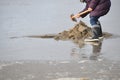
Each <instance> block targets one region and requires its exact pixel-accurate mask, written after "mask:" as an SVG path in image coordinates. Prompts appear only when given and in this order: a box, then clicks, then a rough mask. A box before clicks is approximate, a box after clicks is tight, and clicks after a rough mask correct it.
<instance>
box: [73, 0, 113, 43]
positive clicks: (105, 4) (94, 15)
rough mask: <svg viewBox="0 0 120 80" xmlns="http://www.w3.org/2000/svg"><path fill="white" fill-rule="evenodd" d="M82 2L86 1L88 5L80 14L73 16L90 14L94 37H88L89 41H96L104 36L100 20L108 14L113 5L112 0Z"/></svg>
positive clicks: (81, 0)
mask: <svg viewBox="0 0 120 80" xmlns="http://www.w3.org/2000/svg"><path fill="white" fill-rule="evenodd" d="M80 2H82V3H86V7H85V8H84V9H83V10H82V11H81V12H79V13H78V14H76V15H74V16H72V18H80V17H82V18H84V17H86V16H87V15H88V14H90V24H91V26H92V27H91V29H92V37H91V38H89V39H87V40H88V41H96V40H99V39H100V37H102V27H101V24H100V21H99V20H98V19H99V18H100V17H101V16H104V15H106V14H107V13H108V12H109V10H110V7H111V1H110V0H80Z"/></svg>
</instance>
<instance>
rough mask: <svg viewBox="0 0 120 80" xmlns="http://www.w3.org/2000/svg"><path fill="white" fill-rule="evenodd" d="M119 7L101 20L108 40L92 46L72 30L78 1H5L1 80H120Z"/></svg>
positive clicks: (0, 12) (1, 1)
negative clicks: (71, 15) (73, 15)
mask: <svg viewBox="0 0 120 80" xmlns="http://www.w3.org/2000/svg"><path fill="white" fill-rule="evenodd" d="M118 3H120V1H119V0H118V1H117V0H116V1H112V7H111V11H110V13H109V14H108V15H107V16H105V17H104V18H101V19H100V21H101V23H102V26H103V32H105V33H104V34H105V35H106V36H105V38H104V39H103V41H101V42H100V43H97V44H95V45H91V43H87V44H86V43H84V42H83V40H80V39H81V36H80V34H79V36H77V35H76V33H75V35H73V33H74V32H76V31H71V30H73V28H74V27H75V25H76V23H74V22H72V21H71V20H70V19H69V15H70V14H71V13H77V12H79V11H80V10H81V9H82V8H83V5H81V4H80V3H79V1H72V0H71V1H65V0H63V1H58V0H52V1H49V0H42V1H41V0H0V80H120V54H119V53H120V43H119V41H120V37H119V35H120V31H119V30H120V27H119V26H120V23H119V17H120V15H119V11H118V10H117V8H118V7H119V4H118ZM61 5H64V6H61ZM71 5H72V6H71ZM78 8H79V9H78ZM82 21H84V22H85V23H86V24H87V25H88V26H89V17H86V18H85V19H82ZM113 21H114V22H113ZM64 30H65V31H64ZM79 30H80V29H79ZM83 30H84V29H83ZM80 31H81V30H80ZM69 32H70V33H69ZM68 33H69V34H70V35H69V34H68ZM85 33H86V32H85ZM83 34H84V33H83ZM63 35H66V36H67V37H66V36H63ZM82 37H84V36H82Z"/></svg>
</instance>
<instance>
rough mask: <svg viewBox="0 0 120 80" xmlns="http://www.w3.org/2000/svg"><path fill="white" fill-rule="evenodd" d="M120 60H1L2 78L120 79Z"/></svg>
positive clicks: (21, 79)
mask: <svg viewBox="0 0 120 80" xmlns="http://www.w3.org/2000/svg"><path fill="white" fill-rule="evenodd" d="M119 72H120V61H108V60H102V59H99V60H98V61H90V60H88V59H85V58H83V59H82V60H80V61H14V62H0V79H1V80H16V79H17V80H119V79H120V77H119V76H120V73H119Z"/></svg>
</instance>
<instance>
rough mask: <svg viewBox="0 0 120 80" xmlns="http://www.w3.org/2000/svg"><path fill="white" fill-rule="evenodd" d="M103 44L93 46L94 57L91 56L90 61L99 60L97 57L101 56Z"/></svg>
mask: <svg viewBox="0 0 120 80" xmlns="http://www.w3.org/2000/svg"><path fill="white" fill-rule="evenodd" d="M101 46H102V42H100V43H98V45H92V47H93V48H92V52H93V53H92V55H91V56H90V60H97V57H98V56H99V55H100V51H101Z"/></svg>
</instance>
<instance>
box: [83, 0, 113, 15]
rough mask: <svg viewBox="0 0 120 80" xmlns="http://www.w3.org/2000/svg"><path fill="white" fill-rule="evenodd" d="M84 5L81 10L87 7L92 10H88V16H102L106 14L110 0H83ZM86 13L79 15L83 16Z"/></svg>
mask: <svg viewBox="0 0 120 80" xmlns="http://www.w3.org/2000/svg"><path fill="white" fill-rule="evenodd" d="M85 3H86V7H85V8H84V10H83V11H85V10H87V9H88V8H92V9H93V10H92V11H91V12H90V16H103V15H106V14H107V13H108V12H109V10H110V7H111V1H110V0H85ZM87 14H89V13H86V14H84V15H81V17H85V16H86V15H87Z"/></svg>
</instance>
